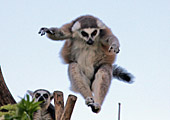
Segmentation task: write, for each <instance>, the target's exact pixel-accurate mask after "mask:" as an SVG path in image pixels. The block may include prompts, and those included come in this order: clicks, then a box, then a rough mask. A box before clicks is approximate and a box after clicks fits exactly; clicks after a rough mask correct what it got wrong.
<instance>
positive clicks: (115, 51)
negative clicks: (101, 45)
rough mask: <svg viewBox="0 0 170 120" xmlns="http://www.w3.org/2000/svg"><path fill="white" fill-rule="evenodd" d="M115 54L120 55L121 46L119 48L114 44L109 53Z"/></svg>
mask: <svg viewBox="0 0 170 120" xmlns="http://www.w3.org/2000/svg"><path fill="white" fill-rule="evenodd" d="M112 51H113V52H114V53H116V54H117V53H119V51H120V49H119V46H117V45H116V44H112V45H111V46H110V47H109V52H112Z"/></svg>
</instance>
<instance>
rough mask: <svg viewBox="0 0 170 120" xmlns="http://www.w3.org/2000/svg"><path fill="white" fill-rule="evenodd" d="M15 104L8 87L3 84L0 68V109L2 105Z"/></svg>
mask: <svg viewBox="0 0 170 120" xmlns="http://www.w3.org/2000/svg"><path fill="white" fill-rule="evenodd" d="M15 103H16V101H15V99H14V98H13V97H12V95H11V93H10V91H9V89H8V87H7V86H6V84H5V81H4V78H3V75H2V71H1V66H0V107H1V106H3V105H7V104H15Z"/></svg>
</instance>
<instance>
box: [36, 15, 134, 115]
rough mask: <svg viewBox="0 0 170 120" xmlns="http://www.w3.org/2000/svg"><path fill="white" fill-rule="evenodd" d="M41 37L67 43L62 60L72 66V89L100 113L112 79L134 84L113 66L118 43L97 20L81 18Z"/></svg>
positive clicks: (45, 30)
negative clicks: (45, 36)
mask: <svg viewBox="0 0 170 120" xmlns="http://www.w3.org/2000/svg"><path fill="white" fill-rule="evenodd" d="M39 34H40V35H41V36H42V35H45V34H47V37H48V38H50V39H52V40H56V41H58V40H65V44H64V46H63V48H62V50H61V56H62V58H63V60H64V62H65V63H67V64H69V68H68V74H69V78H70V81H71V88H72V90H73V91H75V92H79V93H80V94H81V95H82V96H83V97H84V98H85V103H86V104H87V105H88V106H90V107H91V108H92V111H93V112H95V113H98V112H99V111H100V109H101V105H102V103H103V101H104V98H105V96H106V94H107V92H108V89H109V86H110V83H111V79H112V76H113V77H115V78H118V79H120V80H123V81H126V82H131V81H132V75H131V74H130V73H128V72H126V71H125V70H124V69H123V68H121V67H117V66H116V65H112V64H113V63H114V62H115V59H116V54H117V53H119V47H120V44H119V41H118V39H117V37H116V36H115V35H113V33H112V32H111V30H110V29H109V28H108V27H107V26H106V25H105V24H104V23H103V22H102V21H101V20H99V19H98V18H96V17H94V16H91V15H85V16H80V17H78V18H77V19H75V20H73V21H72V22H70V23H68V24H65V25H63V26H62V27H61V28H45V27H43V28H41V29H40V31H39Z"/></svg>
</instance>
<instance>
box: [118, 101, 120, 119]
mask: <svg viewBox="0 0 170 120" xmlns="http://www.w3.org/2000/svg"><path fill="white" fill-rule="evenodd" d="M118 104H119V108H118V120H120V108H121V103H118Z"/></svg>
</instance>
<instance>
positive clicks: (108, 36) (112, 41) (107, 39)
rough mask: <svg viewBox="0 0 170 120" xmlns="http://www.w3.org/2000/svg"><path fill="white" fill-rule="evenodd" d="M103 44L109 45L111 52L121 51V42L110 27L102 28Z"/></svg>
mask: <svg viewBox="0 0 170 120" xmlns="http://www.w3.org/2000/svg"><path fill="white" fill-rule="evenodd" d="M101 37H102V39H101V40H102V41H101V42H102V44H103V45H104V46H107V47H108V51H109V52H114V53H116V54H117V53H119V51H120V49H119V47H120V43H119V40H118V39H117V37H116V36H115V35H113V33H112V32H111V30H110V29H109V28H106V29H103V30H101Z"/></svg>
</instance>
